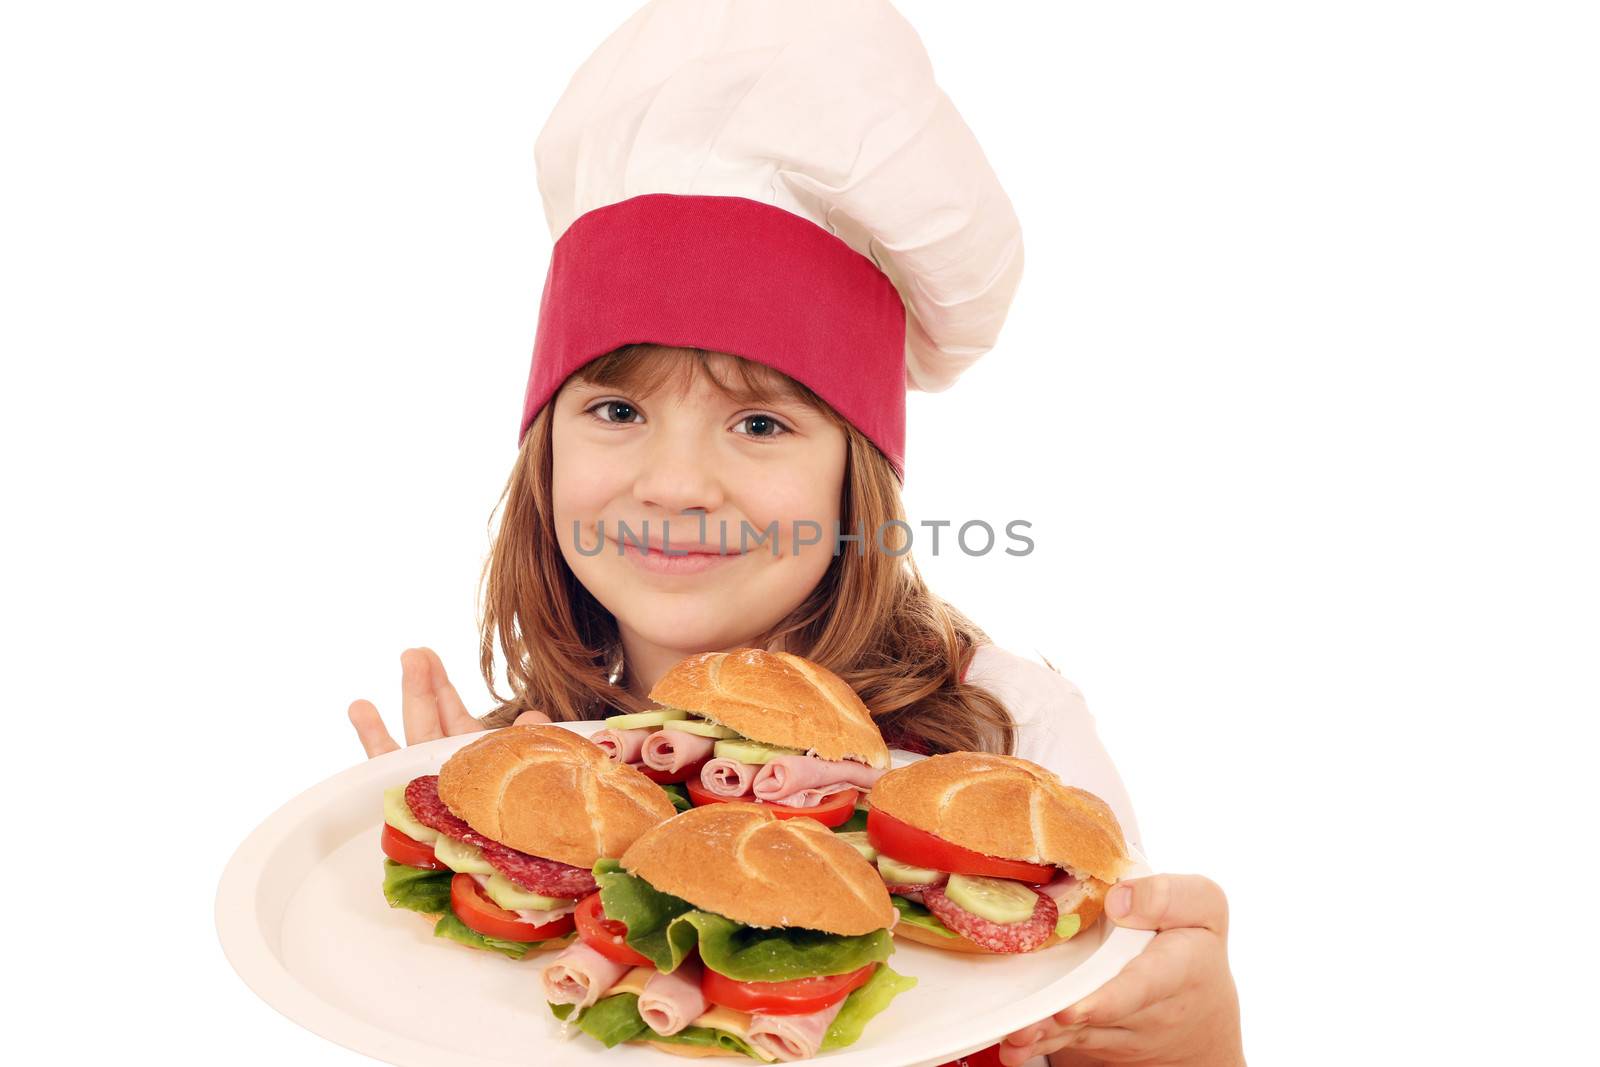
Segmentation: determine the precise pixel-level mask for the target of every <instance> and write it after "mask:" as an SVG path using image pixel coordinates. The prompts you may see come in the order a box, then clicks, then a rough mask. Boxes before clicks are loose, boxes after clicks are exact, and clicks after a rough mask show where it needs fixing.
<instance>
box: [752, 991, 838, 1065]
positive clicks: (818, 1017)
mask: <svg viewBox="0 0 1600 1067" xmlns="http://www.w3.org/2000/svg"><path fill="white" fill-rule="evenodd" d="M842 1007H844V1001H843V1000H840V1001H839V1003H837V1004H835V1005H833V1006H832V1007H830V1008H823V1009H822V1010H821V1011H814V1012H812V1013H811V1014H810V1015H761V1014H759V1013H758V1014H755V1015H752V1016H750V1030H749V1034H750V1036H749V1041H750V1044H752V1045H754V1046H755V1047H756V1048H758V1049H760V1050H761V1051H763V1052H765V1053H767V1054H768V1055H769V1056H776V1057H777V1058H778V1059H780V1060H783V1061H784V1062H785V1063H787V1062H788V1061H790V1060H805V1059H810V1058H811V1057H812V1056H815V1055H816V1054H817V1053H818V1052H819V1051H821V1049H822V1039H823V1038H824V1037H825V1036H827V1033H828V1027H830V1026H832V1025H833V1020H834V1019H835V1018H836V1017H837V1016H838V1014H839V1009H840V1008H842Z"/></svg>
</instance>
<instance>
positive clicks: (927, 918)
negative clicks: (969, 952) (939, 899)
mask: <svg viewBox="0 0 1600 1067" xmlns="http://www.w3.org/2000/svg"><path fill="white" fill-rule="evenodd" d="M889 902H890V903H892V904H893V905H894V910H895V911H898V912H899V913H900V921H901V922H903V923H907V924H909V925H911V926H919V927H921V928H922V929H924V930H928V931H931V932H933V933H936V934H938V935H939V936H940V937H960V936H961V935H960V934H957V933H956V932H955V931H954V930H952V929H950V928H949V927H948V926H946V925H945V924H944V923H942V922H940V921H939V917H938V916H937V915H935V914H934V913H933V912H931V911H929V910H928V909H927V908H925V907H923V906H922V905H921V904H918V903H917V902H916V901H914V900H907V899H906V898H905V897H902V896H892V897H890V898H889Z"/></svg>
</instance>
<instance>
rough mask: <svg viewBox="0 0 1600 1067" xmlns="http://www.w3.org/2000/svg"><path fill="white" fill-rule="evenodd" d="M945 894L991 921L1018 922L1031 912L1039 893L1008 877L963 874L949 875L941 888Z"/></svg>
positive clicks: (961, 905)
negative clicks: (978, 876)
mask: <svg viewBox="0 0 1600 1067" xmlns="http://www.w3.org/2000/svg"><path fill="white" fill-rule="evenodd" d="M944 895H945V896H947V897H949V898H950V899H951V900H952V901H954V902H955V903H956V906H957V907H962V908H966V909H967V910H968V911H970V912H972V914H974V915H980V916H982V917H983V918H985V919H988V920H989V921H990V922H995V923H1019V922H1022V921H1024V920H1026V919H1028V918H1029V917H1031V916H1032V915H1033V909H1034V908H1036V907H1038V905H1039V894H1037V893H1035V892H1034V891H1033V890H1031V889H1029V888H1028V887H1027V886H1025V885H1023V884H1022V883H1021V882H1013V881H1011V880H1010V879H1008V878H976V877H973V876H972V875H966V874H952V875H951V876H950V881H949V882H948V883H947V884H946V885H945V887H944Z"/></svg>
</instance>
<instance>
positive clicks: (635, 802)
mask: <svg viewBox="0 0 1600 1067" xmlns="http://www.w3.org/2000/svg"><path fill="white" fill-rule="evenodd" d="M672 814H673V807H672V804H671V803H670V802H669V801H668V800H667V798H666V797H664V796H663V795H662V793H661V790H660V788H659V787H657V786H656V785H654V784H653V783H651V782H650V781H649V780H648V779H646V778H644V777H643V776H641V775H639V774H637V773H636V772H634V771H632V770H630V769H629V768H627V767H621V766H618V765H617V764H615V763H613V762H612V761H611V760H609V759H607V758H606V755H605V753H603V752H601V751H600V750H599V749H598V748H596V747H595V746H594V745H593V744H591V743H589V742H588V741H587V740H585V739H584V738H582V737H579V736H578V735H577V734H574V733H572V732H571V731H568V730H563V729H561V728H560V727H558V726H508V727H505V728H504V729H500V730H493V731H490V732H489V733H486V734H484V735H483V736H482V737H481V738H479V739H478V740H476V741H473V742H472V743H471V744H469V745H467V746H466V747H465V748H462V749H461V750H460V751H458V752H457V753H456V754H455V755H453V756H451V757H450V758H449V759H448V760H446V761H445V763H444V766H442V767H441V768H439V773H438V774H436V775H435V774H425V775H422V776H421V777H419V778H413V779H412V780H411V781H410V782H408V783H407V784H405V785H403V786H394V787H393V788H391V789H388V790H386V791H385V792H384V795H383V822H384V826H383V837H382V847H383V852H384V857H385V858H384V861H383V866H384V876H383V895H384V897H385V899H387V900H388V902H389V906H390V907H394V908H407V909H410V910H411V911H415V912H419V913H420V914H422V915H424V916H426V917H427V918H428V919H429V920H431V921H432V922H433V923H434V927H433V932H434V935H435V936H437V937H446V938H450V939H451V940H453V941H458V942H460V943H462V944H464V945H470V946H471V947H473V948H479V949H488V950H491V951H495V952H499V953H502V954H503V955H506V956H509V957H511V958H512V959H521V958H522V957H523V956H525V955H526V954H527V953H529V952H530V951H541V950H547V949H554V948H561V947H563V946H566V945H569V944H571V943H572V942H573V940H574V938H575V934H574V930H575V928H576V920H575V918H574V916H573V913H574V912H575V911H576V910H577V907H578V902H579V901H580V900H581V899H582V898H584V897H585V896H588V895H589V894H591V893H593V892H594V891H595V889H596V885H595V880H594V875H593V873H592V871H593V868H594V865H595V863H596V862H597V861H599V860H601V859H603V858H605V857H614V856H620V855H622V853H623V851H624V850H626V849H627V847H628V846H629V845H631V844H633V842H634V839H635V838H637V837H638V836H639V835H640V834H642V833H644V832H645V831H646V830H648V829H650V828H651V827H652V826H655V825H656V824H657V823H660V822H662V821H663V820H665V819H668V818H671V817H672Z"/></svg>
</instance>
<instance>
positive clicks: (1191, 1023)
mask: <svg viewBox="0 0 1600 1067" xmlns="http://www.w3.org/2000/svg"><path fill="white" fill-rule="evenodd" d="M1106 915H1108V916H1109V917H1111V918H1112V919H1113V920H1115V921H1116V923H1117V925H1118V926H1127V927H1130V928H1132V929H1135V930H1155V931H1157V933H1156V936H1155V938H1154V939H1153V940H1151V942H1150V944H1149V945H1147V946H1145V950H1144V951H1143V952H1141V953H1140V954H1139V955H1138V956H1137V957H1135V958H1134V959H1133V960H1131V961H1130V962H1129V963H1128V965H1127V966H1126V967H1124V968H1122V973H1120V974H1118V975H1117V976H1116V977H1115V978H1113V979H1112V980H1111V981H1109V982H1107V983H1106V984H1105V985H1103V986H1101V987H1100V988H1099V989H1097V990H1095V991H1094V992H1093V993H1090V994H1089V995H1088V996H1087V997H1084V998H1083V999H1082V1000H1080V1001H1078V1003H1076V1004H1074V1005H1072V1006H1071V1007H1069V1008H1067V1009H1065V1010H1064V1011H1058V1012H1056V1014H1055V1015H1053V1016H1051V1017H1050V1018H1048V1019H1046V1020H1044V1021H1043V1022H1041V1023H1038V1024H1035V1025H1034V1026H1030V1027H1028V1028H1026V1029H1024V1030H1019V1031H1017V1032H1016V1033H1014V1034H1012V1035H1011V1036H1010V1037H1007V1038H1006V1040H1005V1044H1004V1045H1002V1046H1001V1048H1000V1062H1001V1063H1004V1064H1008V1065H1015V1064H1021V1063H1025V1062H1026V1061H1027V1060H1029V1059H1031V1058H1032V1057H1034V1056H1041V1055H1048V1056H1049V1057H1050V1064H1051V1067H1089V1065H1092V1064H1102V1063H1119V1064H1143V1065H1146V1067H1157V1065H1163V1067H1241V1065H1243V1063H1244V1044H1243V1039H1242V1037H1241V1036H1240V1031H1239V997H1238V994H1237V993H1236V992H1235V990H1234V987H1233V975H1232V974H1231V973H1229V971H1228V901H1227V898H1226V897H1224V896H1223V894H1222V890H1221V888H1220V887H1218V885H1217V884H1216V883H1215V882H1213V881H1211V880H1210V879H1209V878H1201V877H1200V876H1199V875H1192V874H1169V875H1156V876H1154V877H1150V878H1135V879H1132V880H1130V881H1126V882H1121V883H1119V884H1118V885H1116V886H1115V887H1114V888H1112V890H1111V892H1110V893H1109V894H1108V895H1107V896H1106Z"/></svg>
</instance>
